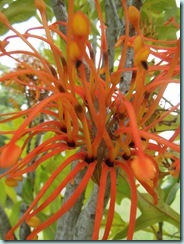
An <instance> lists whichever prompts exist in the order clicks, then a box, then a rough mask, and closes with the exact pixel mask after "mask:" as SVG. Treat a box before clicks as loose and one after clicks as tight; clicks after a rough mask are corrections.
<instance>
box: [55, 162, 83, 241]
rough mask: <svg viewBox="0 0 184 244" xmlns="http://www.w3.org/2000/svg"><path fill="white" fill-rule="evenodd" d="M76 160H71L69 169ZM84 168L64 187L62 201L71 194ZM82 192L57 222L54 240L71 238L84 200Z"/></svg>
mask: <svg viewBox="0 0 184 244" xmlns="http://www.w3.org/2000/svg"><path fill="white" fill-rule="evenodd" d="M76 164H77V162H73V163H72V166H71V169H73V168H74V167H75V166H76ZM85 171H86V170H82V171H81V172H80V173H79V174H78V175H77V176H76V177H75V179H74V181H73V182H72V183H69V184H68V185H67V187H66V191H65V195H64V199H63V203H65V202H66V200H67V199H68V198H69V197H70V196H71V195H72V194H73V192H74V191H75V189H76V188H77V187H78V186H79V184H80V181H81V179H82V178H83V176H84V174H85ZM84 194H85V192H83V193H82V194H81V196H80V197H79V199H78V201H77V202H76V203H75V205H74V206H73V207H72V208H71V209H70V210H69V211H68V212H66V213H65V214H64V215H63V216H62V217H61V218H60V219H59V220H58V222H57V228H56V234H55V240H73V231H74V227H75V225H76V222H77V219H78V217H79V215H80V212H81V208H82V205H83V200H84Z"/></svg>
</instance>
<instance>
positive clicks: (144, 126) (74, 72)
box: [0, 0, 180, 240]
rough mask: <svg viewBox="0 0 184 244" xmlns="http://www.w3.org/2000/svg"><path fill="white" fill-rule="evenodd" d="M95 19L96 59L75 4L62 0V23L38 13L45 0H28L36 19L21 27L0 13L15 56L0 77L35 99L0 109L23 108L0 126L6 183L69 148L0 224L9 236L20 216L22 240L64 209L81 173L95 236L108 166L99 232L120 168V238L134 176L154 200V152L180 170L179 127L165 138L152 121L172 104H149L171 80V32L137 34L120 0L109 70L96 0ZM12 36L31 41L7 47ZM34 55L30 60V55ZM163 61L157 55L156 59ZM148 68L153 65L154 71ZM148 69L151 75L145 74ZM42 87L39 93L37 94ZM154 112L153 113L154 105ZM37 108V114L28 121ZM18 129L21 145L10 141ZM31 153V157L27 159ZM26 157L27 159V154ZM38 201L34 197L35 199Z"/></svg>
mask: <svg viewBox="0 0 184 244" xmlns="http://www.w3.org/2000/svg"><path fill="white" fill-rule="evenodd" d="M95 3H96V9H97V12H98V16H99V21H100V27H101V57H103V67H100V66H99V67H96V65H95V60H94V53H93V48H92V45H91V43H90V38H89V36H90V32H91V30H90V28H91V27H90V20H89V19H88V17H87V16H86V15H85V14H83V13H82V12H80V11H78V12H74V1H72V0H69V4H68V6H69V9H68V21H67V23H63V22H56V23H53V24H51V25H49V24H48V22H47V19H46V7H45V4H44V2H43V1H42V0H36V1H35V5H36V8H37V9H38V10H39V12H40V15H41V18H42V23H43V26H41V27H35V28H32V29H30V30H27V31H26V32H25V33H24V34H21V33H19V32H18V31H17V30H16V29H14V28H13V27H12V26H11V25H10V23H9V21H8V19H7V18H6V17H5V16H4V15H3V14H2V13H0V21H1V22H2V23H3V24H4V25H5V26H6V27H7V28H8V29H10V30H12V31H13V32H14V35H11V36H8V37H6V38H5V39H4V40H1V42H0V57H4V56H8V57H9V58H11V59H13V60H14V61H15V62H16V63H17V65H18V66H17V67H18V68H17V69H16V70H13V71H11V72H9V73H6V74H3V75H2V76H1V77H0V82H4V83H6V82H7V84H6V85H9V84H10V83H11V82H12V83H16V84H17V85H19V86H21V87H27V89H28V90H29V91H30V92H32V93H33V94H34V103H33V104H32V106H31V107H29V108H27V109H26V110H21V111H18V112H17V111H15V112H14V113H8V114H1V121H0V123H6V122H9V121H13V120H15V119H17V118H24V121H23V123H22V124H21V125H20V127H19V128H18V129H16V130H12V131H1V132H0V133H1V134H3V135H6V134H9V135H11V139H10V141H9V142H8V143H7V144H6V145H5V146H3V147H1V148H0V167H1V168H5V169H7V170H6V172H5V173H3V174H2V175H1V176H0V178H2V177H5V178H6V184H7V185H8V186H17V184H18V182H19V181H21V180H22V176H23V175H24V174H27V173H29V172H33V171H36V170H37V168H38V167H39V166H40V165H41V164H44V162H45V161H46V160H48V159H49V158H51V157H53V156H55V155H58V154H60V153H62V152H64V151H65V150H73V149H76V150H75V153H74V154H73V155H71V156H70V157H68V158H67V159H66V160H65V161H64V162H61V163H60V164H59V165H58V167H57V169H56V170H55V171H54V172H53V173H52V175H51V176H50V178H48V180H47V181H46V183H45V184H44V185H43V187H42V189H41V190H40V191H39V193H38V194H37V195H36V196H35V199H34V200H33V202H32V203H31V204H30V206H29V208H28V209H27V211H26V212H25V214H24V215H23V216H22V218H21V219H20V220H19V221H18V222H17V224H16V225H15V226H13V227H12V229H11V230H10V231H9V232H8V233H7V236H6V238H7V239H8V240H12V239H14V231H15V230H16V229H17V228H18V227H19V226H20V225H21V224H22V223H23V222H24V221H26V223H27V224H28V225H29V226H31V227H33V231H32V232H31V233H30V234H29V235H28V236H27V239H28V240H33V239H36V238H37V234H38V233H39V232H40V231H42V230H43V229H45V228H47V227H48V226H49V225H50V224H52V223H53V222H55V221H56V220H57V219H59V218H60V217H61V216H62V215H63V214H64V213H66V212H67V211H68V210H69V209H70V208H71V207H72V206H73V205H74V204H75V203H76V201H77V200H78V198H79V196H80V194H81V193H82V192H83V191H85V189H86V186H87V185H88V183H89V180H90V179H92V180H93V181H94V182H95V183H96V184H98V186H99V192H98V199H97V211H96V216H95V224H94V230H93V236H92V239H93V240H98V238H99V229H100V225H101V221H102V216H103V207H104V194H105V186H106V183H107V179H108V177H107V176H108V175H110V182H111V184H110V185H111V186H110V199H109V204H110V205H109V212H108V215H107V221H106V225H105V231H104V234H103V238H102V239H104V240H105V239H107V238H108V236H109V232H110V229H111V225H112V221H113V218H114V211H115V210H114V209H115V201H116V190H117V189H116V181H117V168H120V169H121V171H123V172H124V175H126V180H127V181H128V183H129V185H130V189H131V211H130V220H129V227H128V233H127V239H132V238H133V233H134V228H135V221H136V210H137V185H136V180H138V181H139V182H140V184H141V185H142V186H143V187H144V188H145V189H146V190H147V192H148V193H149V194H150V195H151V196H152V197H153V201H154V204H157V202H158V197H157V194H156V191H155V188H156V187H157V184H158V180H159V178H160V177H162V174H161V173H162V172H161V171H162V170H163V166H164V164H163V162H164V161H165V159H168V158H169V165H168V166H167V169H164V170H165V171H164V172H165V174H171V175H173V176H175V177H178V176H179V170H180V166H179V165H180V164H179V157H178V153H179V151H180V148H179V145H178V144H177V143H176V142H175V140H176V138H177V137H178V136H179V127H178V128H177V129H176V130H175V132H174V134H173V135H172V137H171V138H170V139H169V140H166V139H164V137H162V136H161V135H159V134H158V133H155V131H157V129H156V128H157V125H158V124H159V123H162V122H163V121H164V119H165V118H166V117H167V116H168V115H169V114H172V113H173V112H174V111H175V110H177V108H178V107H179V104H177V105H176V106H171V107H170V108H169V109H167V110H164V109H163V111H162V113H161V114H160V113H157V110H158V108H159V103H160V100H161V99H162V97H163V93H164V91H165V90H166V88H167V85H168V84H169V83H179V79H177V77H178V75H179V71H180V70H179V69H180V68H179V56H180V43H179V40H176V41H170V42H165V43H164V46H163V45H161V42H160V41H159V40H153V39H149V38H147V37H144V35H143V33H142V32H141V29H140V12H139V11H138V10H137V9H136V8H135V7H133V6H130V7H129V8H128V9H127V7H126V1H124V0H123V1H122V7H123V9H124V14H125V20H126V33H125V35H124V36H121V37H120V38H119V40H118V41H117V43H116V45H115V48H117V47H119V46H121V45H123V48H122V51H121V54H120V59H119V66H118V68H117V70H116V71H114V72H112V73H111V72H110V70H109V63H108V55H107V53H108V52H107V41H106V34H105V32H106V27H105V24H104V22H103V18H102V12H101V9H100V4H99V2H98V0H95ZM130 24H131V25H133V26H134V28H135V30H136V33H137V34H136V36H133V37H129V25H130ZM59 25H65V26H66V28H67V34H66V35H64V34H63V33H62V32H61V31H60V30H59V28H58V27H59ZM34 29H43V30H44V31H45V36H39V35H36V34H32V32H31V31H32V30H34ZM53 33H54V34H55V35H58V36H59V37H60V38H61V39H62V40H63V41H64V42H65V52H64V51H62V50H60V48H59V47H58V46H57V45H56V44H55V42H54V40H53V37H52V35H53ZM17 38H19V39H21V40H22V41H23V42H24V43H25V44H27V46H28V47H29V48H30V51H24V50H14V51H7V50H6V49H7V48H8V45H9V43H10V42H13V41H14V40H15V39H17ZM30 38H33V39H35V38H36V39H38V40H41V41H42V42H44V43H46V44H48V45H49V47H50V50H51V51H52V56H53V60H54V65H53V64H50V63H49V62H48V60H47V59H46V58H45V57H43V56H41V55H40V53H39V52H38V50H37V49H36V48H35V47H34V45H33V44H31V41H29V39H30ZM128 48H132V49H133V50H134V66H133V67H132V68H125V60H126V51H127V49H128ZM17 54H21V55H25V57H29V58H30V57H31V58H32V59H33V60H37V61H39V62H38V63H39V66H40V67H38V65H37V66H34V65H31V64H30V63H28V62H25V61H24V59H21V58H17V56H16V55H17ZM150 54H151V55H153V56H154V57H157V58H159V59H160V60H161V61H160V63H158V64H157V65H153V64H149V62H148V56H149V55H150ZM35 62H36V61H35ZM162 62H165V63H166V64H162ZM124 72H132V73H133V76H132V81H131V84H130V88H129V91H128V92H127V93H126V94H123V93H122V92H121V90H120V89H119V88H118V87H119V86H118V85H119V82H120V80H121V75H122V74H123V73H124ZM156 74H157V75H156ZM153 77H154V79H153ZM43 93H44V94H46V96H41V94H43ZM157 114H158V115H157ZM40 115H42V116H44V117H45V118H46V119H45V120H43V121H41V122H40V123H38V124H35V125H34V124H33V125H32V126H31V127H30V126H29V125H30V123H32V122H33V121H34V120H35V119H36V118H37V117H39V116H40ZM46 132H53V136H52V137H51V138H49V139H47V140H45V141H43V142H41V143H40V144H39V145H38V146H37V147H35V148H33V149H32V150H31V151H30V152H29V153H28V154H27V155H25V156H23V155H24V154H23V151H24V150H25V149H26V147H27V146H28V144H29V141H30V140H31V139H32V138H34V137H36V136H37V135H39V134H42V133H46ZM22 138H24V143H23V145H21V146H20V144H19V141H20V140H21V139H22ZM34 159H35V160H34ZM32 160H34V163H32V164H30V162H31V161H32ZM73 161H77V164H76V166H75V167H74V168H73V170H71V171H70V172H69V174H68V175H66V177H65V178H64V180H63V181H62V182H60V184H59V185H58V186H57V187H56V189H54V191H53V192H52V194H51V195H50V196H49V197H48V198H47V199H46V201H44V202H43V203H39V202H40V199H42V197H43V196H44V194H45V192H46V190H47V189H48V188H49V186H50V185H51V184H52V182H53V181H54V179H55V178H56V177H57V176H58V175H59V174H60V173H61V172H62V171H63V170H64V169H65V168H66V167H67V166H68V165H70V164H71V163H72V162H73ZM84 168H85V169H86V172H85V175H84V177H83V179H82V180H81V182H80V184H79V186H78V188H77V189H76V190H75V192H74V193H73V195H72V196H70V198H69V199H68V200H67V201H66V202H65V203H64V204H63V205H62V206H61V208H60V209H59V210H58V211H56V212H55V213H54V214H53V215H52V216H51V217H49V218H48V219H47V220H46V221H45V222H41V221H40V220H39V218H38V217H37V215H38V213H39V212H40V211H42V210H43V209H44V208H45V207H46V206H47V205H48V204H49V203H50V202H52V201H54V200H55V199H56V197H57V196H58V195H59V194H60V193H61V191H62V190H63V189H64V188H65V187H66V185H67V184H68V183H69V182H70V181H71V180H72V179H74V178H75V176H76V175H77V174H78V173H79V172H80V171H81V170H82V169H84ZM38 203H39V204H38Z"/></svg>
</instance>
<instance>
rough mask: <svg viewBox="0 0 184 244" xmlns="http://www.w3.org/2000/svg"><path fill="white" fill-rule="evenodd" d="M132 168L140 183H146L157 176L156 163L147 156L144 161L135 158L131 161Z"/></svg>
mask: <svg viewBox="0 0 184 244" xmlns="http://www.w3.org/2000/svg"><path fill="white" fill-rule="evenodd" d="M141 160H143V161H141ZM130 167H131V169H132V171H133V173H134V175H135V177H136V178H137V179H138V180H139V181H143V182H146V181H149V180H153V179H154V178H155V177H156V175H157V168H156V163H155V162H154V161H153V159H152V158H151V157H148V156H145V157H144V158H143V159H142V158H139V157H137V158H134V159H133V160H132V161H131V164H130Z"/></svg>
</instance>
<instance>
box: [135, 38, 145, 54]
mask: <svg viewBox="0 0 184 244" xmlns="http://www.w3.org/2000/svg"><path fill="white" fill-rule="evenodd" d="M132 46H133V48H134V52H135V53H137V52H138V51H139V50H140V49H141V48H143V47H144V42H143V39H142V38H141V37H140V36H137V37H136V38H135V40H134V42H133V44H132Z"/></svg>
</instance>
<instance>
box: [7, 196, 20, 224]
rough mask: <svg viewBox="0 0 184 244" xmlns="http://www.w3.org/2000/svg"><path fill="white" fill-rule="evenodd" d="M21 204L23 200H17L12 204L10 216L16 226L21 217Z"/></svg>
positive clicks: (11, 221)
mask: <svg viewBox="0 0 184 244" xmlns="http://www.w3.org/2000/svg"><path fill="white" fill-rule="evenodd" d="M20 205H21V201H19V202H16V203H15V204H14V205H13V206H12V209H11V214H10V218H9V219H10V223H11V225H12V226H14V225H15V224H16V223H17V222H18V220H19V219H20Z"/></svg>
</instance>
